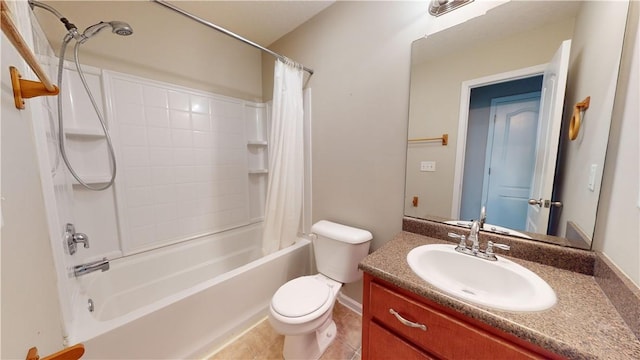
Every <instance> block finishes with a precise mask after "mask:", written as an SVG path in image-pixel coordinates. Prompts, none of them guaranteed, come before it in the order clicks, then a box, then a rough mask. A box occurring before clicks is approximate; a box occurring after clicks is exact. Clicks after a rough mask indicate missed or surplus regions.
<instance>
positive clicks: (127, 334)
mask: <svg viewBox="0 0 640 360" xmlns="http://www.w3.org/2000/svg"><path fill="white" fill-rule="evenodd" d="M261 235H262V227H261V224H255V225H251V226H247V227H243V228H239V229H234V230H230V231H227V232H224V233H221V234H216V235H212V236H208V237H205V238H201V239H197V240H191V241H188V242H186V243H182V244H177V245H174V246H170V247H167V248H163V249H157V250H154V251H150V252H148V253H143V254H137V255H133V256H130V257H124V258H121V259H117V260H114V261H112V262H111V269H110V270H109V271H106V272H95V273H91V274H88V275H85V276H82V277H80V278H78V279H77V280H76V285H77V291H76V293H75V294H74V295H73V297H72V301H73V304H74V305H73V306H74V317H73V321H72V326H70V327H68V336H67V339H66V342H67V343H68V344H70V345H72V344H75V343H79V342H82V343H84V345H85V348H86V353H85V355H84V356H83V359H91V358H100V359H133V358H145V359H187V358H201V357H204V356H206V355H208V354H210V353H211V352H212V351H213V350H215V349H216V348H218V347H219V346H221V345H222V344H224V343H225V342H226V341H228V340H229V339H231V338H232V337H234V336H235V335H237V334H238V333H240V332H241V331H243V330H244V329H246V328H247V327H249V326H250V325H251V324H253V323H255V322H257V321H258V320H259V319H261V318H263V317H264V316H266V315H267V309H268V306H269V301H270V300H271V296H272V295H273V294H274V293H275V291H276V290H277V289H278V287H280V286H281V285H282V284H284V283H285V282H287V281H288V280H290V279H292V278H295V277H298V276H302V275H308V274H309V271H310V264H311V262H310V254H311V251H310V249H311V248H310V242H309V241H308V240H306V239H299V240H298V241H297V242H296V243H295V244H293V245H292V246H290V247H288V248H286V249H282V250H280V251H278V252H276V253H274V254H270V255H268V256H265V257H262V256H261ZM89 299H91V302H92V303H93V311H89Z"/></svg>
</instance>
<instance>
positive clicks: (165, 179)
mask: <svg viewBox="0 0 640 360" xmlns="http://www.w3.org/2000/svg"><path fill="white" fill-rule="evenodd" d="M151 179H152V184H153V185H169V184H173V183H175V182H176V176H175V168H173V167H172V166H152V167H151Z"/></svg>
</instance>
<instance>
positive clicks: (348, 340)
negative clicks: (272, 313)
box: [209, 302, 362, 360]
mask: <svg viewBox="0 0 640 360" xmlns="http://www.w3.org/2000/svg"><path fill="white" fill-rule="evenodd" d="M333 320H334V321H335V322H336V326H337V327H338V334H337V335H336V339H335V340H334V341H333V344H331V346H329V348H328V349H327V351H325V353H324V354H323V355H322V357H321V358H320V359H321V360H360V346H361V333H362V319H361V317H360V315H358V314H356V313H355V312H353V311H352V310H350V309H348V308H347V307H345V306H344V305H342V304H340V303H339V302H336V305H335V306H334V308H333ZM283 346H284V336H283V335H279V334H277V333H276V332H274V331H273V329H272V328H271V326H270V325H269V321H268V320H267V319H265V320H263V321H262V322H260V323H259V324H258V325H256V326H255V327H254V328H253V329H251V330H250V331H248V332H247V333H245V334H244V335H242V336H241V337H240V338H238V339H237V340H236V341H234V342H233V343H231V344H229V345H227V346H226V347H224V348H223V349H221V350H220V351H218V352H217V353H215V354H214V355H213V356H212V357H211V358H209V360H245V359H247V360H249V359H253V360H267V359H274V360H275V359H282V347H283Z"/></svg>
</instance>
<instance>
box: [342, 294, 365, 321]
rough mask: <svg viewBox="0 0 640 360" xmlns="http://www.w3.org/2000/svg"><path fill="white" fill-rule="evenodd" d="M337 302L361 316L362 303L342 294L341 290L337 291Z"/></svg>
mask: <svg viewBox="0 0 640 360" xmlns="http://www.w3.org/2000/svg"><path fill="white" fill-rule="evenodd" d="M338 302H339V303H340V304H342V305H344V306H346V307H347V308H349V309H351V310H352V311H353V312H355V313H357V314H358V315H360V316H362V304H360V303H359V302H357V301H356V300H353V299H352V298H350V297H348V296H347V295H345V294H343V293H342V291H341V292H339V293H338Z"/></svg>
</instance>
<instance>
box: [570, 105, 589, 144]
mask: <svg viewBox="0 0 640 360" xmlns="http://www.w3.org/2000/svg"><path fill="white" fill-rule="evenodd" d="M589 102H591V96H587V97H586V98H585V99H584V100H582V101H581V102H579V103H577V104H576V105H575V106H574V107H573V116H571V123H569V140H572V141H573V140H575V139H577V138H578V133H579V132H580V122H581V119H580V117H581V115H582V112H583V111H585V110H587V109H588V108H589Z"/></svg>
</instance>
